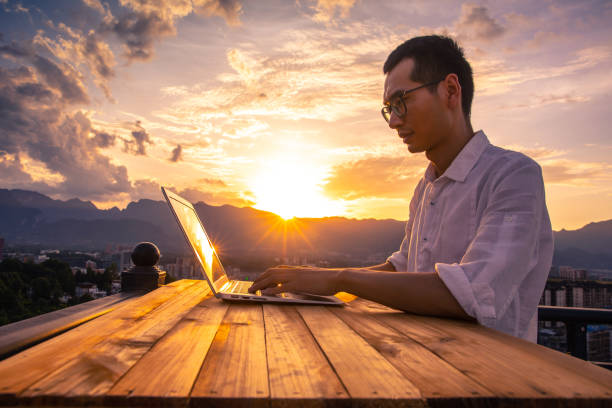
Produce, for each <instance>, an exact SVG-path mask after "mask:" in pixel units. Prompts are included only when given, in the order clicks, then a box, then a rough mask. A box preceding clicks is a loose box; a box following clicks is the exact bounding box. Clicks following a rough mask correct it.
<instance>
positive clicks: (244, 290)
mask: <svg viewBox="0 0 612 408" xmlns="http://www.w3.org/2000/svg"><path fill="white" fill-rule="evenodd" d="M251 285H253V282H250V281H234V282H232V286H230V287H229V289H228V290H227V292H228V293H241V294H244V295H251V293H249V288H250V287H251Z"/></svg>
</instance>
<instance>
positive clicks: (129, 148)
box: [123, 120, 153, 156]
mask: <svg viewBox="0 0 612 408" xmlns="http://www.w3.org/2000/svg"><path fill="white" fill-rule="evenodd" d="M134 126H135V127H136V129H135V130H133V131H132V132H131V135H132V140H129V139H124V140H123V151H125V152H127V153H132V154H134V155H136V156H146V155H147V145H152V144H153V141H152V140H151V137H150V136H149V134H148V133H147V131H146V130H145V128H143V127H142V126H141V122H140V121H139V120H138V121H136V123H135V124H134Z"/></svg>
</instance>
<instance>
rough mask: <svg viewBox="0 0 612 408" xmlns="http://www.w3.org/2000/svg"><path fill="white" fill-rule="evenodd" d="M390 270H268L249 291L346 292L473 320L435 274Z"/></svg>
mask: <svg viewBox="0 0 612 408" xmlns="http://www.w3.org/2000/svg"><path fill="white" fill-rule="evenodd" d="M382 268H388V269H382ZM391 268H393V264H391V263H390V262H385V263H384V264H381V265H375V266H373V267H369V268H336V269H326V268H311V267H309V268H301V267H297V268H286V267H285V268H270V269H268V270H267V271H266V272H264V273H263V274H262V275H261V276H260V277H259V278H257V279H256V280H255V282H254V284H253V286H251V288H250V289H249V291H250V292H255V291H257V290H260V289H262V290H263V289H265V293H266V294H277V293H281V292H306V293H312V294H318V295H333V294H335V293H337V292H348V293H351V294H353V295H356V296H359V297H362V298H364V299H369V300H372V301H374V302H377V303H380V304H383V305H385V306H389V307H392V308H394V309H399V310H404V311H407V312H412V313H417V314H423V315H435V316H446V317H455V318H461V319H467V320H474V319H473V318H472V317H470V316H469V315H467V314H466V313H465V311H464V310H463V309H462V308H461V306H459V303H457V301H456V300H455V298H454V297H453V295H452V294H451V293H450V291H449V290H448V289H447V287H446V286H445V285H444V283H443V282H442V280H441V279H440V278H439V277H438V275H437V274H436V273H435V272H429V273H410V272H392V271H391ZM392 270H395V269H394V268H393V269H392Z"/></svg>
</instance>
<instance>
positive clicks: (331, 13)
mask: <svg viewBox="0 0 612 408" xmlns="http://www.w3.org/2000/svg"><path fill="white" fill-rule="evenodd" d="M354 4H355V0H317V4H316V6H314V10H315V12H316V13H315V14H314V15H313V16H312V19H313V20H315V21H318V22H321V23H330V22H332V21H334V20H335V19H336V18H337V17H336V16H339V17H340V18H343V19H344V18H347V17H348V15H349V11H350V10H351V8H352V7H353V5H354Z"/></svg>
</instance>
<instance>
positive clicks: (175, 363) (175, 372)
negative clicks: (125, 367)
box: [106, 298, 228, 405]
mask: <svg viewBox="0 0 612 408" xmlns="http://www.w3.org/2000/svg"><path fill="white" fill-rule="evenodd" d="M227 308H228V304H227V303H224V302H222V301H220V300H218V299H215V298H209V299H206V300H204V301H203V302H200V303H199V304H198V305H197V306H195V307H194V308H192V309H191V310H190V311H189V313H187V314H186V315H185V317H183V318H182V319H181V321H180V322H179V323H178V324H177V325H176V326H174V327H173V328H172V329H171V330H170V331H169V332H168V333H167V334H166V335H165V336H164V337H162V338H161V339H160V340H159V341H158V342H157V343H156V344H155V346H153V348H152V349H151V350H149V351H148V352H147V353H146V354H145V355H144V356H143V357H142V358H141V359H140V360H139V361H138V362H137V363H136V364H135V365H134V366H133V367H132V368H131V369H130V370H129V371H128V372H127V374H126V375H125V376H123V377H122V378H121V379H120V380H119V381H118V382H117V383H116V384H115V385H114V386H113V388H112V389H111V390H110V391H109V392H108V393H107V396H109V397H113V398H106V400H107V401H112V402H119V401H121V400H125V399H127V398H129V399H130V400H131V401H132V402H137V403H139V404H145V405H151V404H155V405H159V404H160V401H159V400H160V399H163V398H167V399H173V400H175V402H183V403H186V402H187V399H188V397H189V393H190V391H191V387H192V386H193V383H194V382H195V379H196V378H197V375H198V373H199V372H200V368H201V367H202V363H203V362H204V358H205V357H206V353H207V352H208V350H209V348H210V345H211V344H212V341H213V339H214V337H215V335H216V333H217V330H218V328H219V325H220V324H221V321H222V319H223V316H224V315H225V313H226V311H227ZM124 402H125V401H124Z"/></svg>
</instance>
